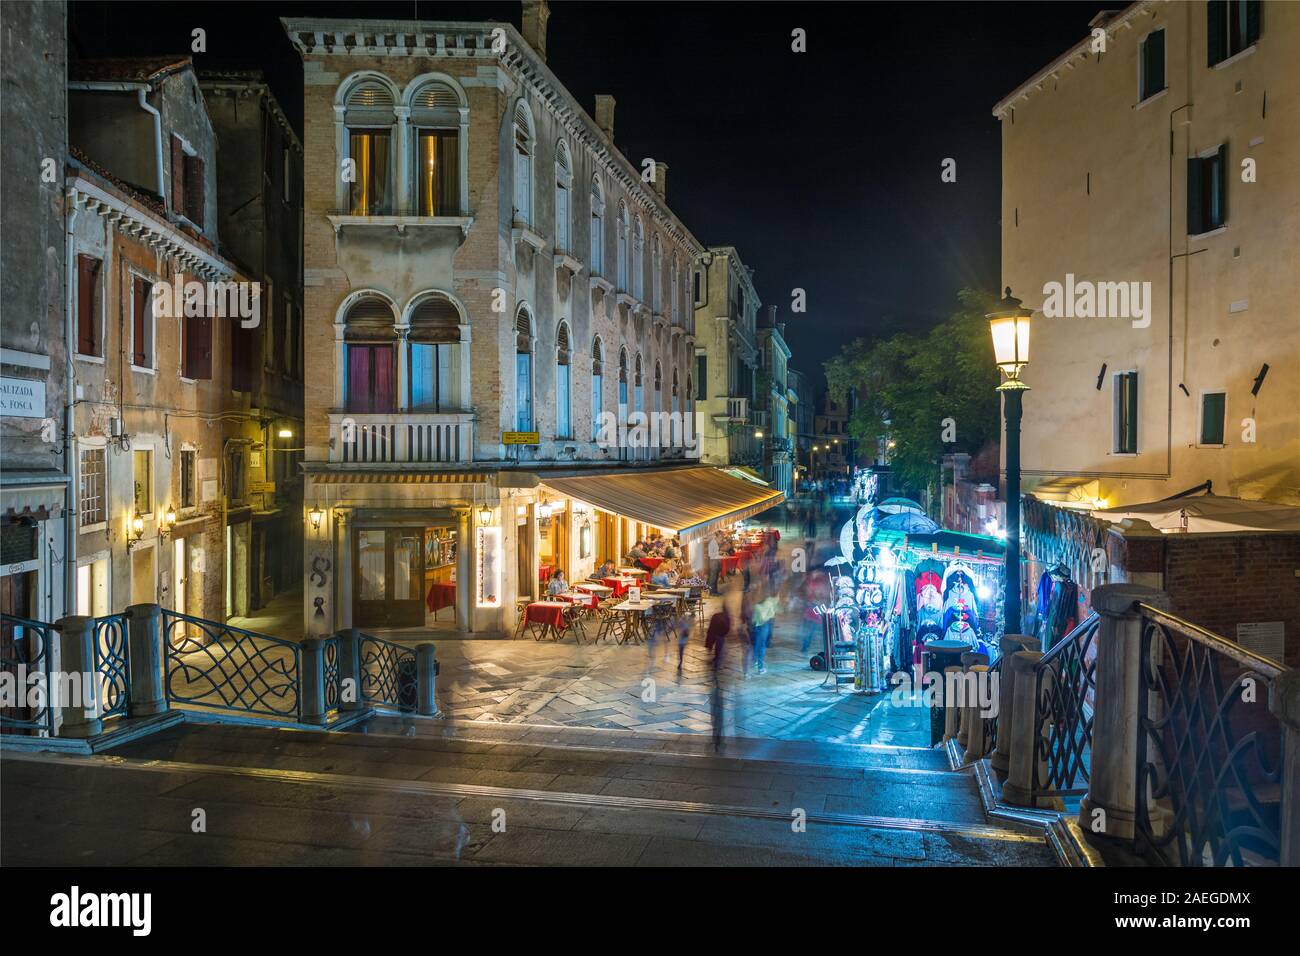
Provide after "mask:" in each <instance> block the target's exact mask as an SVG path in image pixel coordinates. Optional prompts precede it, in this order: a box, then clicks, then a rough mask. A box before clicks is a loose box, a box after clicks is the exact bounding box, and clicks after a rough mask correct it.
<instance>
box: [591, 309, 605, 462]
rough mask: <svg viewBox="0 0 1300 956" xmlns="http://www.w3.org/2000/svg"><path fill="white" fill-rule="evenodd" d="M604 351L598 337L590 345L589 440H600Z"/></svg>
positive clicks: (602, 408) (603, 404) (603, 391)
mask: <svg viewBox="0 0 1300 956" xmlns="http://www.w3.org/2000/svg"><path fill="white" fill-rule="evenodd" d="M604 385H605V349H604V347H603V346H602V344H601V341H600V336H599V335H598V336H596V338H595V341H593V342H592V343H591V440H592V441H597V440H599V438H600V419H601V416H602V415H604V413H605V390H604Z"/></svg>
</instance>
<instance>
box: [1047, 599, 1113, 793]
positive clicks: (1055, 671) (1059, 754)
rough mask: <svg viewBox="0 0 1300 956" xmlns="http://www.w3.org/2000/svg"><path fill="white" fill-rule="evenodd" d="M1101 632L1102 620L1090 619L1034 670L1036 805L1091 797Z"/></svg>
mask: <svg viewBox="0 0 1300 956" xmlns="http://www.w3.org/2000/svg"><path fill="white" fill-rule="evenodd" d="M1100 629H1101V618H1100V617H1098V616H1097V615H1096V614H1090V615H1088V617H1086V618H1085V619H1084V620H1083V622H1082V623H1081V624H1079V625H1077V626H1076V627H1075V628H1074V630H1072V631H1070V633H1068V634H1066V635H1065V636H1064V637H1062V638H1061V639H1060V640H1059V641H1057V642H1056V645H1055V646H1054V647H1053V648H1052V649H1051V650H1049V651H1048V652H1047V653H1046V654H1044V655H1043V656H1042V658H1040V659H1039V661H1038V664H1037V666H1036V667H1035V668H1034V706H1035V714H1034V727H1035V728H1036V730H1037V731H1038V732H1037V734H1036V735H1035V737H1034V762H1033V787H1032V793H1033V797H1034V802H1035V805H1037V804H1038V803H1040V802H1049V801H1052V800H1054V799H1059V798H1061V797H1077V796H1082V795H1083V794H1085V793H1087V792H1088V773H1089V770H1090V767H1091V762H1092V722H1093V711H1092V707H1093V695H1094V694H1095V693H1096V688H1097V681H1096V673H1097V663H1096V640H1097V632H1098V631H1099V630H1100Z"/></svg>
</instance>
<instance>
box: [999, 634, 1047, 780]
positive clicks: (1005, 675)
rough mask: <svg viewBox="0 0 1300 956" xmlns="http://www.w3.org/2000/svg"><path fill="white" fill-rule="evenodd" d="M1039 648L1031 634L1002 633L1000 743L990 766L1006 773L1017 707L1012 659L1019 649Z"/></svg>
mask: <svg viewBox="0 0 1300 956" xmlns="http://www.w3.org/2000/svg"><path fill="white" fill-rule="evenodd" d="M1036 650H1038V638H1036V637H1033V636H1032V635H1029V634H1003V635H1002V667H1001V670H1000V675H1001V676H1000V677H999V678H998V744H997V748H996V749H995V750H994V751H993V753H992V754H991V755H990V756H989V766H991V767H992V768H993V769H994V770H996V771H997V772H998V773H1002V774H1005V773H1006V772H1007V769H1008V768H1009V767H1010V757H1011V712H1012V711H1013V710H1014V709H1015V699H1014V690H1015V686H1016V684H1015V676H1014V675H1013V674H1012V673H1011V665H1010V659H1011V657H1012V656H1013V655H1014V654H1016V653H1017V652H1018V651H1036Z"/></svg>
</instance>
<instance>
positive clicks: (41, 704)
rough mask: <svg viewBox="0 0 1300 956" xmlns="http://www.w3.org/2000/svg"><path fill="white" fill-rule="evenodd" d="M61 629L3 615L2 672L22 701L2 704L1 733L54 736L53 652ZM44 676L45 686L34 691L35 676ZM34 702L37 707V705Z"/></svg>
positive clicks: (0, 632)
mask: <svg viewBox="0 0 1300 956" xmlns="http://www.w3.org/2000/svg"><path fill="white" fill-rule="evenodd" d="M56 633H57V632H56V631H55V630H54V625H53V624H46V623H44V622H42V621H30V620H28V619H27V618H25V617H15V616H14V615H12V614H0V673H4V674H6V675H9V676H8V678H7V679H8V680H9V681H12V685H11V686H12V687H13V689H14V693H15V695H16V696H17V697H18V698H19V700H20V701H21V703H19V702H15V703H14V704H13V705H8V704H5V705H2V706H0V732H3V733H6V734H24V735H31V736H40V735H41V734H42V733H43V734H45V735H47V736H50V737H53V736H54V708H53V707H51V706H50V690H51V688H52V686H53V684H52V679H51V678H52V676H53V675H52V674H51V653H50V648H51V647H52V646H53V643H52V642H53V640H54V637H55V634H56ZM33 674H38V675H40V677H39V679H40V680H42V681H44V686H43V688H42V689H41V690H40V691H39V692H38V693H35V694H33V693H32V675H33ZM33 705H34V706H33Z"/></svg>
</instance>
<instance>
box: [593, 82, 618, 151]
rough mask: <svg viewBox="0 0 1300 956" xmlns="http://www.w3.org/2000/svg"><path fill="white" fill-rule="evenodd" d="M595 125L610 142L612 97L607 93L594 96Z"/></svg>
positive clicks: (612, 121) (612, 137)
mask: <svg viewBox="0 0 1300 956" xmlns="http://www.w3.org/2000/svg"><path fill="white" fill-rule="evenodd" d="M596 125H597V126H599V127H600V129H601V132H603V133H604V134H605V135H606V136H608V137H609V138H610V141H611V142H612V141H613V139H614V97H612V96H610V95H609V94H608V93H597V94H596Z"/></svg>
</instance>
